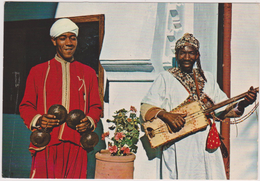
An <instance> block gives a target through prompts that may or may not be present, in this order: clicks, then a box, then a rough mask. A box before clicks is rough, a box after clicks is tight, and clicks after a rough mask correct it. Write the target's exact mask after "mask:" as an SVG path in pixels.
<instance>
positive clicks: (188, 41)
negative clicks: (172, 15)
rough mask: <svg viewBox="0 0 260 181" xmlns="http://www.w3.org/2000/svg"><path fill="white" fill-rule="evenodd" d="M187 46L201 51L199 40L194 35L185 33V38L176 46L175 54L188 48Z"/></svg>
mask: <svg viewBox="0 0 260 181" xmlns="http://www.w3.org/2000/svg"><path fill="white" fill-rule="evenodd" d="M187 45H191V46H193V47H194V48H196V50H199V48H200V43H199V40H197V39H196V38H195V37H194V36H193V35H192V34H189V33H185V34H184V35H183V37H181V38H180V39H179V40H178V41H177V42H176V44H175V52H177V50H178V49H180V48H182V47H184V46H187Z"/></svg>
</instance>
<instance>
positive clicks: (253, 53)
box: [230, 3, 260, 179]
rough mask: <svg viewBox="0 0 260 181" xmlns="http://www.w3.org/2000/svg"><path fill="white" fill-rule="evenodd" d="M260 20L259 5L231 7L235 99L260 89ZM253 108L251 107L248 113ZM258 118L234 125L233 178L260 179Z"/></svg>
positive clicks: (247, 4)
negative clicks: (244, 93) (259, 177)
mask: <svg viewBox="0 0 260 181" xmlns="http://www.w3.org/2000/svg"><path fill="white" fill-rule="evenodd" d="M259 17H260V6H259V4H249V3H244V4H237V3H236V4H233V5H232V37H231V39H232V40H231V63H232V64H231V96H232V97H233V96H235V95H238V94H240V93H242V92H245V91H247V90H248V89H249V87H250V86H254V87H258V86H259V50H260V49H259V48H260V45H259V43H260V38H259V35H260V34H259V30H260V18H259ZM258 96H259V94H258ZM252 107H253V106H250V107H248V108H247V109H246V113H247V112H249V111H250V110H251V109H252ZM258 115H259V111H258ZM258 115H257V114H255V113H254V114H253V115H252V116H251V117H249V118H248V119H247V120H245V121H244V122H242V123H240V124H238V125H237V126H235V125H231V132H230V141H231V144H230V145H231V165H230V178H231V179H257V178H258V134H259V130H258V127H259V124H258Z"/></svg>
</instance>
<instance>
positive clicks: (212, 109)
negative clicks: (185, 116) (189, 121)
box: [204, 87, 259, 113]
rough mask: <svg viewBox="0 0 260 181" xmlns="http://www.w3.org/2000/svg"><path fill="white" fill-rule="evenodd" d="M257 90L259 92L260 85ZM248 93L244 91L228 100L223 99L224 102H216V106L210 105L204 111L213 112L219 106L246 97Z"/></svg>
mask: <svg viewBox="0 0 260 181" xmlns="http://www.w3.org/2000/svg"><path fill="white" fill-rule="evenodd" d="M255 90H256V91H257V92H258V91H259V87H257V88H255ZM247 93H248V92H244V93H242V94H240V95H238V96H235V97H232V98H230V99H227V100H225V101H222V102H220V103H218V104H215V105H214V106H212V107H210V108H208V109H206V110H204V112H205V113H209V112H212V111H214V110H216V109H218V108H221V107H223V106H225V105H227V104H230V103H233V102H236V101H238V100H240V99H242V98H244V97H245V96H246V95H247Z"/></svg>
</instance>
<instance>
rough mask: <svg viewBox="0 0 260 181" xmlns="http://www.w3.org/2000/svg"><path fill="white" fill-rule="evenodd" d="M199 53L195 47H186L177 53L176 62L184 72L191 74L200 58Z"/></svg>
mask: <svg viewBox="0 0 260 181" xmlns="http://www.w3.org/2000/svg"><path fill="white" fill-rule="evenodd" d="M199 56H200V55H199V52H198V51H197V50H196V49H195V48H194V47H193V46H190V45H188V46H184V47H183V48H180V49H179V51H178V52H176V60H177V62H178V64H179V67H180V68H181V70H182V71H184V72H186V73H191V72H192V69H193V65H194V63H195V62H196V60H197V59H198V58H199Z"/></svg>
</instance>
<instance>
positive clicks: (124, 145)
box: [95, 106, 140, 179]
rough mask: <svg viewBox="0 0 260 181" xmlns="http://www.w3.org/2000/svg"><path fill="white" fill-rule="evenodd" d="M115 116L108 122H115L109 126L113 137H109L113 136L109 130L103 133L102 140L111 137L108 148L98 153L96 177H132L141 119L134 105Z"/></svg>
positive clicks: (116, 113)
mask: <svg viewBox="0 0 260 181" xmlns="http://www.w3.org/2000/svg"><path fill="white" fill-rule="evenodd" d="M113 118H114V119H113V120H110V119H107V122H108V123H113V125H112V126H110V127H109V129H110V130H111V131H114V134H113V135H112V137H111V138H109V136H111V135H110V133H109V132H105V133H104V134H102V140H104V139H105V138H108V139H109V141H108V149H107V150H101V151H100V152H98V153H96V171H95V178H97V179H132V178H133V170H134V160H135V154H134V153H136V151H137V146H136V144H137V142H138V140H139V133H140V120H139V118H138V117H137V116H136V109H135V107H133V106H131V107H130V110H129V111H127V110H126V109H124V108H123V109H120V110H118V111H116V112H115V115H114V116H113Z"/></svg>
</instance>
